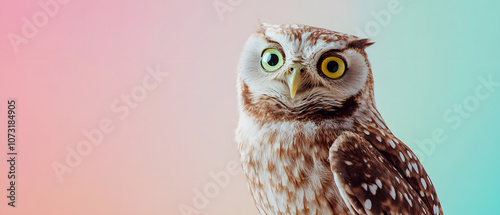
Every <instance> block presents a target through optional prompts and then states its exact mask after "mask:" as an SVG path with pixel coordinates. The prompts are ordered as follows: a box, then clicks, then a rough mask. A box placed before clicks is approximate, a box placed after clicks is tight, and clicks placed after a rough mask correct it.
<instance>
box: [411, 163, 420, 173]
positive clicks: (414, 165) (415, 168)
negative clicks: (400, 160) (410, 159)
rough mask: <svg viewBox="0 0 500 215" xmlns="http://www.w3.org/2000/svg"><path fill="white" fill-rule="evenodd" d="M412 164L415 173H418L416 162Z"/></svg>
mask: <svg viewBox="0 0 500 215" xmlns="http://www.w3.org/2000/svg"><path fill="white" fill-rule="evenodd" d="M412 166H413V169H414V170H415V171H416V172H417V174H419V173H418V168H417V164H416V163H413V164H412Z"/></svg>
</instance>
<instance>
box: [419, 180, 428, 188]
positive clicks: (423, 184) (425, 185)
mask: <svg viewBox="0 0 500 215" xmlns="http://www.w3.org/2000/svg"><path fill="white" fill-rule="evenodd" d="M420 181H421V182H422V186H423V187H424V189H427V183H425V179H424V178H420Z"/></svg>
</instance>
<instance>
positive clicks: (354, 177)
mask: <svg viewBox="0 0 500 215" xmlns="http://www.w3.org/2000/svg"><path fill="white" fill-rule="evenodd" d="M372 44H373V43H372V42H370V40H369V39H362V38H358V37H356V36H352V35H348V34H344V33H339V32H335V31H331V30H327V29H322V28H317V27H312V26H307V25H298V24H290V25H272V24H269V23H265V22H261V23H260V25H259V27H258V30H257V31H256V33H254V34H253V35H251V36H250V38H249V39H248V40H247V42H246V43H245V45H244V47H243V51H242V54H241V58H240V62H239V66H238V70H239V71H238V73H239V74H238V81H237V82H238V84H237V89H238V103H239V104H238V105H239V115H240V118H239V122H238V128H237V130H236V142H237V143H238V150H239V153H240V158H241V163H242V167H243V170H244V173H245V176H246V179H247V182H248V186H249V189H250V192H251V195H252V197H253V199H254V202H255V204H256V206H257V208H258V210H259V212H260V214H377V215H378V214H429V215H430V214H443V211H442V209H441V205H440V202H439V200H438V197H437V195H436V191H435V189H434V186H433V184H432V182H431V179H430V178H429V176H428V175H427V173H426V171H425V170H424V168H423V166H422V164H421V163H420V162H419V160H418V158H417V157H416V156H415V154H414V153H413V152H412V151H411V150H410V148H409V147H408V146H406V145H405V144H404V143H403V142H401V140H399V139H398V138H396V137H395V136H394V135H393V133H392V132H391V131H390V130H389V128H388V127H387V125H386V124H385V122H384V120H383V119H382V116H381V115H380V113H379V112H378V110H377V108H376V106H375V101H374V95H373V77H372V72H371V68H370V63H369V61H368V58H367V54H366V52H365V48H367V47H368V46H370V45H372Z"/></svg>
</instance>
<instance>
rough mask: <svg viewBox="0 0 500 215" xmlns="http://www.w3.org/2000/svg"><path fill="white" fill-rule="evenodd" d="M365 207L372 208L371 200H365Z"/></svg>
mask: <svg viewBox="0 0 500 215" xmlns="http://www.w3.org/2000/svg"><path fill="white" fill-rule="evenodd" d="M365 208H366V209H368V210H370V209H372V201H371V200H370V199H367V200H366V201H365Z"/></svg>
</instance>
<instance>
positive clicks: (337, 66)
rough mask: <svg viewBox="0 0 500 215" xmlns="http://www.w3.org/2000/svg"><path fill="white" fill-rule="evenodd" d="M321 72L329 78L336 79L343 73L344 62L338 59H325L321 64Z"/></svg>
mask: <svg viewBox="0 0 500 215" xmlns="http://www.w3.org/2000/svg"><path fill="white" fill-rule="evenodd" d="M321 72H323V74H325V75H326V76H327V77H329V78H333V79H338V78H340V77H342V75H344V73H345V62H344V61H343V60H342V59H340V58H338V57H333V56H332V57H327V58H325V59H324V60H323V61H322V62H321Z"/></svg>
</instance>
